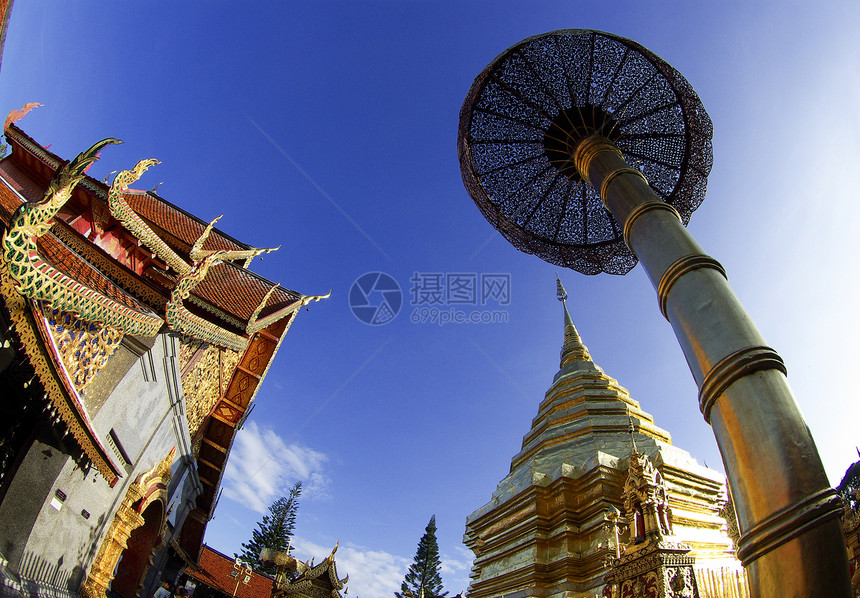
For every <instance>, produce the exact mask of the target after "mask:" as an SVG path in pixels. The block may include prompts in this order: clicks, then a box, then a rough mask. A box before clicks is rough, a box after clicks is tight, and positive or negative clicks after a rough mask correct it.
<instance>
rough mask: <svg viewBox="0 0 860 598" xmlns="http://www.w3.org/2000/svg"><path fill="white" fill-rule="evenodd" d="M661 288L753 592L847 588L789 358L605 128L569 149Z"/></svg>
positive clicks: (831, 498)
mask: <svg viewBox="0 0 860 598" xmlns="http://www.w3.org/2000/svg"><path fill="white" fill-rule="evenodd" d="M573 157H574V161H575V164H576V167H577V170H578V171H579V173H580V176H582V178H583V179H584V180H586V181H589V182H590V183H591V185H593V186H594V188H595V190H597V191H598V192H599V193H600V196H601V198H602V199H603V202H604V204H605V205H606V207H607V209H608V210H609V211H610V212H611V213H612V215H613V216H615V218H616V220H617V221H618V222H619V223H620V224H621V225H622V226H623V229H624V238H625V241H626V242H627V245H628V247H630V249H631V251H633V253H634V254H635V255H636V256H637V257H638V258H639V261H641V262H642V265H643V267H644V268H645V271H646V272H647V273H648V277H649V278H650V279H651V283H652V284H653V285H654V287H655V289H656V290H657V295H658V299H659V303H660V309H661V311H662V312H663V315H664V316H665V317H666V319H667V320H669V322H670V323H671V325H672V328H673V330H674V331H675V336H676V337H677V338H678V341H679V343H680V345H681V348H682V349H683V351H684V356H685V357H686V358H687V364H688V365H689V367H690V370H691V372H692V374H693V378H694V379H695V380H696V385H697V386H698V387H699V406H700V408H701V410H702V414H703V415H704V416H705V420H706V421H707V422H708V423H709V424H710V425H711V427H712V428H713V430H714V435H715V436H716V439H717V445H718V446H719V449H720V453H721V455H722V458H723V464H724V465H725V468H726V474H727V477H728V482H729V487H730V490H731V494H732V499H733V500H734V504H735V510H736V512H737V517H738V524H739V526H740V530H741V539H740V541H739V543H738V547H737V554H738V558H739V559H740V560H741V562H742V563H743V565H744V567H746V569H747V573H748V575H749V579H750V586H751V587H750V590H751V595H752V596H753V597H761V598H769V597H771V596H779V597H780V598H782V597H789V596H797V597H808V596H834V597H836V596H846V597H847V596H850V595H851V593H850V582H849V578H848V560H847V555H846V550H845V542H844V539H843V536H842V528H841V523H840V519H839V515H840V514H841V509H842V507H841V502H840V500H839V498H838V496H837V495H836V493H835V491H834V490H833V489H832V488H831V487H830V484H829V482H828V480H827V476H826V475H825V473H824V467H823V466H822V464H821V459H820V457H819V456H818V451H817V450H816V448H815V443H814V441H813V439H812V436H811V435H810V433H809V430H808V428H807V427H806V423H805V422H804V420H803V416H802V415H801V413H800V409H799V408H798V405H797V403H796V401H795V399H794V396H793V395H792V393H791V390H790V389H789V387H788V383H787V381H786V378H785V366H784V364H783V361H782V359H781V358H780V357H779V355H778V354H777V353H776V351H774V350H773V349H771V348H770V347H768V346H766V345H765V343H764V340H763V339H762V337H761V335H760V334H759V332H758V330H756V328H755V325H754V324H753V322H752V320H751V319H750V317H749V316H748V315H747V313H746V312H745V311H744V309H743V307H742V306H741V304H740V302H739V301H738V299H737V297H736V296H735V294H734V292H733V291H732V289H731V287H729V285H728V282H727V280H726V275H725V271H724V270H723V267H722V266H721V265H720V264H719V263H718V262H717V261H716V260H715V259H713V258H712V257H710V256H708V255H706V254H705V253H704V252H703V251H702V249H701V248H700V247H699V245H698V244H697V243H696V241H695V240H694V239H693V237H692V236H691V235H690V233H688V232H687V229H685V228H684V226H683V225H682V224H681V221H680V218H679V217H678V214H677V212H675V210H674V208H672V207H671V206H670V205H668V204H666V203H665V202H663V201H661V200H660V198H659V197H658V196H657V195H656V194H655V193H654V191H653V190H652V189H651V188H650V187H649V186H648V183H647V181H646V180H645V177H644V176H643V175H642V174H641V173H640V172H639V171H638V170H635V169H633V168H631V167H630V166H629V165H628V164H627V163H626V162H625V160H624V158H623V156H622V154H621V152H620V151H619V150H618V148H617V147H615V145H614V144H613V143H612V142H611V141H610V140H608V139H606V138H605V137H601V136H592V137H589V138H587V139H585V140H583V141H582V142H581V143H579V145H578V146H577V148H576V149H575V150H574V154H573Z"/></svg>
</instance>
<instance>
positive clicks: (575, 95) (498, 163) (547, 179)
mask: <svg viewBox="0 0 860 598" xmlns="http://www.w3.org/2000/svg"><path fill="white" fill-rule="evenodd" d="M595 133H597V134H600V135H603V136H605V137H607V138H608V139H610V140H611V141H613V142H614V143H615V145H616V146H617V147H618V148H619V149H620V150H621V151H622V153H623V154H624V157H625V159H626V160H627V162H628V163H629V164H631V165H633V166H635V167H636V168H638V169H639V170H640V171H641V172H642V173H643V174H644V175H645V176H646V178H647V179H648V181H649V183H650V185H651V188H652V189H653V190H654V192H655V193H657V195H658V196H659V197H660V198H661V199H662V200H663V201H665V202H667V203H669V204H670V205H672V206H673V207H674V208H675V209H676V210H677V211H678V213H679V214H680V216H681V219H682V221H683V223H684V224H685V225H686V224H687V223H688V222H689V220H690V215H691V214H692V213H693V211H694V210H695V209H696V208H698V207H699V204H701V202H702V199H704V197H705V186H706V179H707V176H708V173H709V172H710V170H711V164H712V153H711V136H712V133H713V128H712V125H711V120H710V118H709V117H708V115H707V113H706V112H705V110H704V108H703V107H702V103H701V101H700V100H699V97H698V96H697V95H696V92H695V91H694V90H693V88H692V87H691V86H690V84H689V83H687V81H686V80H685V79H684V77H682V76H681V74H680V73H678V71H676V70H675V69H674V68H672V67H671V66H670V65H669V64H667V63H666V62H665V61H663V60H662V59H660V58H659V57H658V56H656V55H655V54H653V53H652V52H650V51H649V50H647V49H646V48H644V47H642V46H641V45H639V44H637V43H636V42H633V41H631V40H629V39H625V38H623V37H619V36H616V35H612V34H609V33H602V32H599V31H589V30H583V29H565V30H561V31H554V32H552V33H547V34H544V35H539V36H535V37H530V38H528V39H526V40H524V41H522V42H520V43H518V44H516V45H515V46H512V47H511V48H509V49H508V50H506V51H505V52H504V53H502V54H501V55H500V56H499V57H498V58H496V59H495V60H493V62H492V63H490V65H489V66H488V67H487V68H486V69H484V71H483V72H482V73H481V74H480V75H478V77H477V78H476V79H475V82H474V83H473V84H472V88H471V89H470V90H469V94H468V95H467V96H466V101H465V102H464V103H463V108H462V110H461V111H460V132H459V144H458V151H459V156H460V168H461V171H462V173H463V182H464V183H465V185H466V189H467V190H468V191H469V194H470V195H471V196H472V199H474V200H475V203H476V204H477V205H478V207H479V208H480V210H481V212H483V214H484V216H485V217H486V218H487V219H488V220H489V221H490V222H491V223H492V224H493V226H494V227H496V228H497V229H498V230H499V231H500V232H501V233H502V234H503V235H504V236H505V238H506V239H508V241H510V242H511V243H512V244H513V245H514V246H515V247H517V248H518V249H520V250H522V251H526V252H528V253H534V254H536V255H538V256H539V257H541V258H542V259H544V260H546V261H548V262H550V263H553V264H557V265H559V266H566V267H569V268H572V269H574V270H577V271H579V272H582V273H583V274H597V273H599V272H608V273H610V274H625V273H626V272H628V271H629V270H630V269H631V268H633V266H635V265H636V257H635V256H634V255H633V254H632V253H631V252H630V250H629V249H628V248H627V247H626V246H625V244H624V239H623V236H622V227H621V226H619V224H618V222H616V220H615V218H614V217H613V216H612V215H611V214H610V213H609V212H608V211H607V210H606V208H605V207H604V206H603V201H602V200H601V198H600V196H599V194H598V192H597V191H596V190H595V189H593V188H592V187H591V185H589V184H587V183H586V182H584V181H583V180H582V179H581V177H580V176H579V173H578V172H577V170H576V167H575V165H574V164H573V158H572V156H573V150H574V149H575V148H576V146H577V145H578V144H579V142H580V141H582V139H584V138H586V137H588V136H590V135H593V134H595Z"/></svg>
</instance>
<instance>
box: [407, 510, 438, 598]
mask: <svg viewBox="0 0 860 598" xmlns="http://www.w3.org/2000/svg"><path fill="white" fill-rule="evenodd" d="M441 567H442V562H441V561H440V560H439V544H437V543H436V515H433V516H432V517H431V518H430V523H428V524H427V527H426V528H425V529H424V535H423V536H421V540H420V541H419V542H418V551H417V552H416V553H415V559H414V561H413V563H412V565H411V566H410V567H409V572H408V573H407V574H406V577H405V578H404V580H403V583H402V584H400V591H399V592H394V595H395V596H396V597H397V598H410V596H411V597H413V598H443V597H444V596H446V595H447V594H448V592H443V591H442V576H441V575H440V574H439V569H440V568H441Z"/></svg>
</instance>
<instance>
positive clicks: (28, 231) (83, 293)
mask: <svg viewBox="0 0 860 598" xmlns="http://www.w3.org/2000/svg"><path fill="white" fill-rule="evenodd" d="M116 143H122V142H121V141H119V140H118V139H113V138H110V137H109V138H107V139H103V140H101V141H99V142H97V143H95V144H93V146H92V147H90V148H89V149H87V150H86V151H84V152H81V153H80V154H78V155H77V156H76V157H75V159H74V160H72V161H71V162H69V163H67V164H66V165H64V166H63V167H62V168H60V169H59V171H58V172H57V174H56V175H55V177H54V179H53V180H52V181H51V182H50V184H49V185H48V189H47V190H46V191H45V196H44V199H43V200H42V201H41V202H37V203H24V204H22V205H21V206H19V207H18V209H17V210H16V212H15V214H14V215H13V216H12V219H11V221H10V223H9V228H8V230H7V231H6V232H5V233H4V235H3V241H2V245H3V258H2V259H3V261H4V263H5V264H6V265H7V270H6V271H7V272H8V274H9V275H10V276H11V278H12V279H13V280H14V282H15V287H16V290H17V291H18V292H19V293H20V294H21V295H23V296H25V297H27V298H29V299H40V300H43V301H46V302H48V303H49V304H50V305H51V307H52V308H55V309H59V310H62V311H67V312H73V313H77V314H80V317H81V319H83V320H86V321H88V322H97V323H101V324H104V325H106V326H110V327H113V328H117V329H119V330H122V331H123V332H125V333H127V334H136V335H142V336H154V335H155V334H156V333H157V332H158V330H159V329H160V328H161V326H162V324H163V321H162V319H161V318H160V317H159V316H157V315H156V314H154V313H152V312H148V311H143V310H140V311H138V310H135V309H132V308H130V307H127V306H125V305H122V304H120V303H118V302H117V301H115V300H114V299H111V298H109V297H107V296H105V295H103V294H102V293H99V292H98V291H96V290H94V289H91V288H89V287H87V286H85V285H83V284H81V283H79V282H78V281H76V280H74V279H72V278H71V277H69V276H68V275H66V274H65V273H63V272H61V271H60V270H58V269H57V268H55V267H54V266H52V265H51V264H49V263H48V262H46V261H45V260H44V259H43V258H42V256H41V255H40V253H39V248H38V246H37V244H36V240H37V239H38V238H39V237H40V236H42V235H43V234H45V233H46V232H48V229H50V227H51V225H52V223H53V220H52V219H53V218H54V216H56V214H57V212H59V211H60V209H61V208H62V207H63V206H64V205H65V204H66V202H67V201H68V200H69V198H71V196H72V191H73V190H74V188H75V186H76V185H77V184H78V183H79V182H80V181H81V180H83V178H84V177H85V176H86V175H85V174H84V173H85V171H86V169H87V168H88V167H89V166H90V165H92V163H93V162H95V161H96V160H97V159H98V153H99V152H100V151H101V150H102V149H103V148H104V147H106V146H108V145H111V144H116Z"/></svg>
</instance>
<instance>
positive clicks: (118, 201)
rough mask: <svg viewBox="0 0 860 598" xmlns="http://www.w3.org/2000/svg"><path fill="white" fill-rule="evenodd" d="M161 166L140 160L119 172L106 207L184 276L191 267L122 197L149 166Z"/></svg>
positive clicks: (147, 160) (111, 187) (151, 249)
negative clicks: (129, 168)
mask: <svg viewBox="0 0 860 598" xmlns="http://www.w3.org/2000/svg"><path fill="white" fill-rule="evenodd" d="M155 164H161V162H159V161H158V160H156V159H155V158H149V159H146V160H141V161H140V162H138V163H137V164H136V165H135V167H134V168H133V169H131V170H121V171H120V172H119V173H117V175H116V176H115V177H114V179H113V184H112V185H111V186H110V191H108V205H109V206H110V213H111V215H112V216H113V217H114V218H116V219H117V220H119V221H120V222H121V223H122V225H123V226H125V227H126V228H127V229H128V230H129V231H131V233H132V234H133V235H134V236H135V237H137V238H138V239H140V241H141V242H142V243H143V244H144V245H146V247H147V248H148V249H149V250H150V251H152V252H153V253H154V254H155V255H157V256H158V258H159V259H161V260H162V261H164V262H165V263H166V264H167V265H169V266H170V267H171V268H173V269H174V270H176V271H177V272H178V273H179V274H182V275H185V274H188V273H189V272H191V266H190V265H189V264H188V263H187V262H186V261H185V260H183V259H182V258H181V257H179V255H178V254H177V253H176V252H175V251H173V250H172V249H171V248H170V247H169V246H168V245H167V243H165V242H164V240H163V239H162V238H161V237H159V236H158V235H157V234H155V232H154V231H153V230H152V229H151V228H149V226H148V225H147V224H146V223H145V222H144V221H143V218H141V217H140V216H138V215H137V213H136V212H135V211H134V210H132V209H131V206H129V205H128V202H127V201H126V200H125V198H124V197H123V196H122V194H123V192H124V191H127V190H128V187H129V185H131V184H132V183H134V182H135V181H137V180H138V179H139V178H140V177H141V175H143V173H144V172H146V171H147V169H149V167H150V166H153V165H155Z"/></svg>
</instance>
